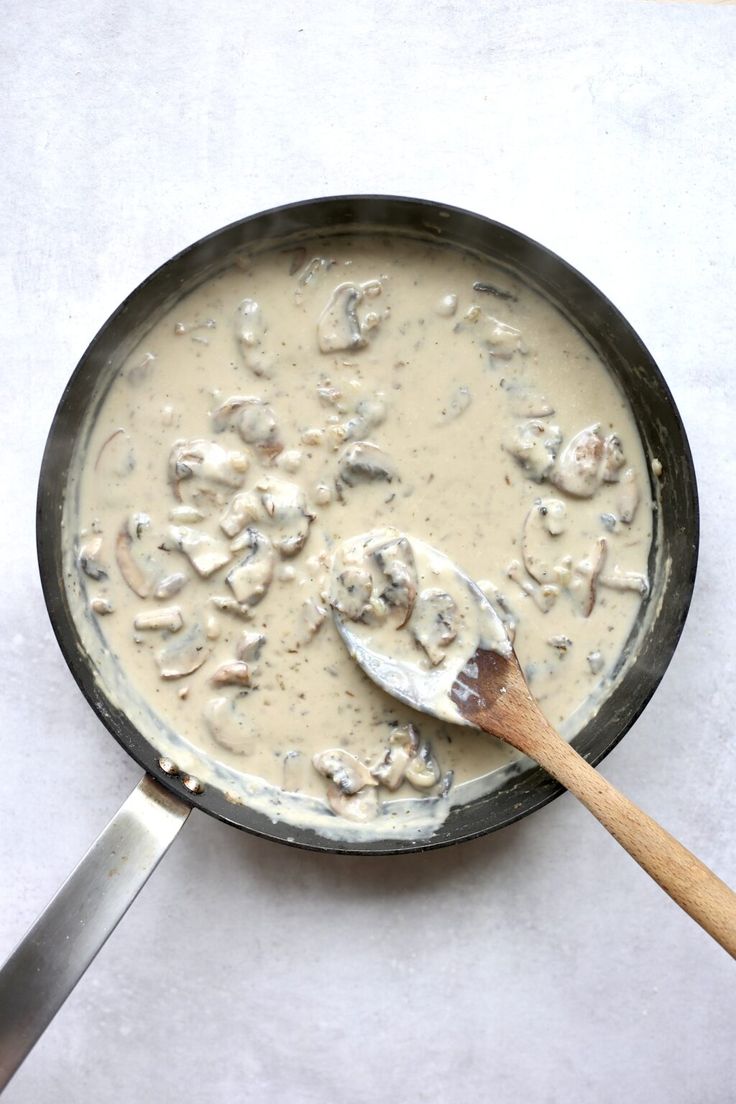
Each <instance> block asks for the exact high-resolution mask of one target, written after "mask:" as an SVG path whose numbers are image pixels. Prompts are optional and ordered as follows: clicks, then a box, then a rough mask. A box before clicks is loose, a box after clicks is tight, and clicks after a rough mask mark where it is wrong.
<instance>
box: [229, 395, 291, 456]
mask: <svg viewBox="0 0 736 1104" xmlns="http://www.w3.org/2000/svg"><path fill="white" fill-rule="evenodd" d="M238 433H239V434H240V436H241V437H242V438H243V440H244V441H245V442H246V444H248V445H256V446H257V447H258V448H261V449H266V448H268V449H271V450H273V449H274V448H277V447H278V448H279V450H280V449H281V445H279V444H278V442H277V440H276V437H277V425H276V415H275V414H274V412H273V409H272V407H270V406H269V405H268V403H265V402H263V400H262V399H244V400H243V406H242V409H241V411H240V414H239V416H238Z"/></svg>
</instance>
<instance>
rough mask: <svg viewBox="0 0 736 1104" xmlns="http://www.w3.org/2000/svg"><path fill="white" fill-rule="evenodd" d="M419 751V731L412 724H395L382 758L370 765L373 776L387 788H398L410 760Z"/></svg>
mask: <svg viewBox="0 0 736 1104" xmlns="http://www.w3.org/2000/svg"><path fill="white" fill-rule="evenodd" d="M418 751H419V732H418V731H417V729H416V728H415V726H414V725H413V724H405V725H397V726H396V728H394V730H393V731H392V732H391V734H390V736H389V738H388V748H387V750H386V754H385V755H384V757H383V759H381V761H380V762H379V763H376V765H375V766H374V767H371V774H372V775H373V777H374V778H375V779H376V780H377V781H378V782H380V783H381V785H382V786H385V787H386V789H387V790H398V788H399V786H400V785H401V783H402V782H403V781H404V778H405V777H406V770H407V767H408V766H409V763H410V762H411V760H412V759H413V758H414V757H415V755H416V754H417V752H418Z"/></svg>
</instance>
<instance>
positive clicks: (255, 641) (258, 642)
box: [235, 630, 266, 663]
mask: <svg viewBox="0 0 736 1104" xmlns="http://www.w3.org/2000/svg"><path fill="white" fill-rule="evenodd" d="M265 643H266V638H265V636H264V635H263V634H262V633H258V632H248V631H247V630H246V631H245V632H244V633H242V635H241V637H240V640H238V641H237V643H236V645H235V655H236V656H237V657H238V659H239V660H241V661H242V662H243V663H253V662H254V661H255V660H257V659H259V658H260V655H261V648H262V647H263V645H264V644H265Z"/></svg>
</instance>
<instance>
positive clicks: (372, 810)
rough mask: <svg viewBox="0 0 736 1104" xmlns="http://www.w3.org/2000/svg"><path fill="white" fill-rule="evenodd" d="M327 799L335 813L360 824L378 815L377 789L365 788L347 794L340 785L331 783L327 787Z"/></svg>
mask: <svg viewBox="0 0 736 1104" xmlns="http://www.w3.org/2000/svg"><path fill="white" fill-rule="evenodd" d="M327 801H328V802H329V806H330V808H331V809H332V811H333V813H336V814H337V815H338V816H341V817H345V819H346V820H354V821H355V822H356V823H358V824H365V823H366V822H367V821H369V820H375V818H376V817H377V816H378V791H377V790H371V789H368V788H365V789H362V790H359V791H358V793H355V794H346V793H343V791H342V790H341V789H340V787H339V786H335V785H330V786H328V787H327Z"/></svg>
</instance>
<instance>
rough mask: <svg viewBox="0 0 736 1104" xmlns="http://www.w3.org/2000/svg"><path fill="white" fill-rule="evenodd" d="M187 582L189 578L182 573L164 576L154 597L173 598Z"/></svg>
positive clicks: (177, 572)
mask: <svg viewBox="0 0 736 1104" xmlns="http://www.w3.org/2000/svg"><path fill="white" fill-rule="evenodd" d="M187 581H188V580H187V577H186V575H185V574H184V573H183V572H182V571H175V572H174V573H173V574H171V575H166V576H164V578H163V579H162V580H161V581H160V582H159V583H158V584H157V585H156V589H155V590H154V592H153V596H154V598H164V599H166V598H173V597H174V595H175V594H178V593H179V591H180V590H182V588H183V587H185V586H186V584H187Z"/></svg>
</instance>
